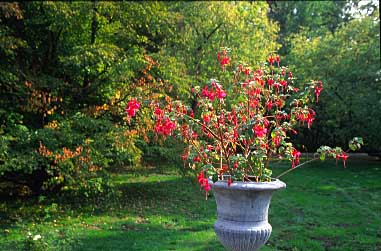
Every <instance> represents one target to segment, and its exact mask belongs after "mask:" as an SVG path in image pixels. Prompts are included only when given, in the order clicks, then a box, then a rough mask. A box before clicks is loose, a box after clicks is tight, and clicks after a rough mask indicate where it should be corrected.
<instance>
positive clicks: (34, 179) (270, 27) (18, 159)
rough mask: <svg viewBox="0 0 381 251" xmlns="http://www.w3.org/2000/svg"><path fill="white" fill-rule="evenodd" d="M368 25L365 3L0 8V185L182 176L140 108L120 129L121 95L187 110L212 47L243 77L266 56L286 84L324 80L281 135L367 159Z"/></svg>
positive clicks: (374, 35) (371, 6)
mask: <svg viewBox="0 0 381 251" xmlns="http://www.w3.org/2000/svg"><path fill="white" fill-rule="evenodd" d="M379 28H380V23H379V9H378V5H377V3H375V2H367V3H366V4H365V5H363V4H362V2H359V1H351V2H345V1H332V2H328V1H326V2H314V1H311V2H286V1H282V2H276V1H268V2H240V1H238V2H96V1H93V2H81V3H80V2H70V3H69V2H20V3H17V2H13V3H11V2H6V3H0V58H1V60H0V97H1V99H0V142H1V144H0V180H1V184H2V186H3V187H6V186H9V185H10V184H12V186H14V185H15V184H17V187H27V188H28V189H30V191H31V192H33V193H41V192H49V191H62V190H64V191H68V192H71V193H79V194H85V195H91V194H93V193H99V192H102V191H104V190H105V189H107V187H109V186H110V185H111V184H108V179H107V177H108V173H109V170H110V168H115V167H118V166H119V167H124V166H128V165H137V164H140V163H145V164H147V163H148V164H149V163H150V161H155V163H157V162H158V161H157V160H161V161H162V162H163V163H168V162H173V163H175V164H177V165H179V166H182V164H180V163H179V161H178V160H179V159H180V158H179V155H180V154H181V152H182V150H181V147H179V146H181V144H180V143H179V142H176V141H171V142H158V141H157V140H155V136H154V135H153V134H152V132H151V129H152V128H153V122H152V120H151V117H150V113H149V111H148V110H147V109H146V110H144V109H143V111H142V112H141V113H139V116H140V117H139V120H136V121H132V122H129V121H127V117H125V116H124V113H123V110H124V107H125V106H126V103H127V102H128V101H129V100H130V99H131V98H132V97H134V96H144V97H148V98H149V99H164V98H177V99H182V100H185V101H186V102H189V103H190V104H192V102H195V101H194V100H192V98H191V95H190V93H189V90H190V87H191V86H193V85H198V84H201V83H203V82H204V81H206V80H208V79H210V78H211V77H217V76H215V74H216V72H215V70H216V68H217V67H216V64H217V60H216V52H217V51H218V49H219V48H220V47H222V46H227V47H230V48H232V51H233V53H232V56H233V57H234V58H235V59H236V60H239V61H242V62H247V63H249V64H251V65H253V66H255V65H257V64H258V63H261V62H264V61H265V60H266V58H267V56H268V55H269V54H270V53H279V54H280V55H281V56H282V60H283V61H284V64H288V65H290V68H291V69H292V70H293V72H295V76H297V77H298V79H299V80H298V81H299V82H300V84H303V83H304V82H307V81H309V80H310V79H321V80H322V81H323V82H324V83H325V88H326V91H325V92H324V93H323V94H322V96H321V99H322V102H321V103H320V104H319V105H318V106H317V114H318V118H317V121H316V123H315V125H314V126H313V127H312V128H311V130H305V131H304V132H303V133H302V134H301V135H298V136H297V138H295V140H296V141H297V142H303V144H304V145H303V146H302V147H304V149H305V150H308V151H314V150H315V149H316V147H317V146H319V145H321V144H330V145H345V143H346V141H347V139H349V138H351V137H352V136H353V135H360V136H362V137H364V139H365V141H366V142H367V145H366V147H365V151H368V152H380V150H381V145H380V143H379V142H380V140H381V135H380V134H379V133H378V129H380V128H381V125H380V123H381V122H380V119H379V118H380V117H381V109H379V107H380V104H381V98H380V97H381V95H380V94H381V87H380V86H379V79H380V37H379V36H380V32H379ZM300 144H301V143H300ZM174 146H175V147H174Z"/></svg>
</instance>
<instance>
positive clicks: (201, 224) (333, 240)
mask: <svg viewBox="0 0 381 251" xmlns="http://www.w3.org/2000/svg"><path fill="white" fill-rule="evenodd" d="M168 169H169V168H168ZM285 169H286V166H283V165H279V166H277V167H276V169H275V171H274V172H275V173H280V172H282V171H284V170H285ZM113 180H114V183H115V186H116V192H115V193H114V194H112V195H110V196H108V197H107V198H106V197H105V198H103V197H100V198H95V199H93V200H80V199H78V198H59V197H57V198H43V197H40V198H29V199H17V200H9V199H8V200H4V201H2V202H1V204H0V233H1V236H0V250H4V251H5V250H28V249H29V250H83V251H90V250H112V251H114V250H116V251H117V250H147V251H152V250H193V251H204V250H213V251H215V250H216V251H218V250H224V248H223V247H222V246H221V244H220V243H219V242H218V240H217V238H216V236H215V234H214V231H213V223H214V221H215V218H216V216H215V210H216V206H215V202H214V199H213V196H212V195H211V196H210V197H209V199H208V200H205V194H204V193H203V192H202V191H200V190H199V188H198V186H197V184H195V182H194V179H193V178H190V177H182V176H180V175H178V174H177V173H176V172H174V171H170V172H167V173H160V174H159V173H155V172H154V171H153V172H152V171H149V172H147V173H146V174H145V175H143V174H141V175H136V173H135V174H133V173H130V172H123V173H117V174H115V175H114V179H113ZM282 180H283V181H285V182H286V183H287V185H288V187H287V189H286V190H283V191H279V192H277V193H276V194H275V195H274V197H273V201H272V204H271V207H270V216H269V217H270V223H271V224H272V226H273V233H272V236H271V237H270V240H269V242H268V243H267V245H266V246H265V247H263V248H262V250H263V251H270V250H272V251H275V250H290V251H291V250H292V251H297V250H316V251H319V250H337V251H338V250H342V251H347V250H369V251H376V250H381V203H380V201H381V163H380V162H376V161H373V162H372V161H367V162H363V161H362V162H360V161H356V160H352V161H351V162H350V163H349V165H348V168H347V169H343V167H342V166H341V165H339V166H336V165H335V163H334V162H329V161H326V162H323V163H316V164H312V165H310V166H308V167H305V168H302V169H300V170H295V171H293V172H292V173H290V174H288V175H287V176H284V177H283V178H282ZM28 232H30V234H31V237H28ZM37 234H39V235H41V237H42V238H41V239H39V240H36V241H33V237H34V236H36V235H37Z"/></svg>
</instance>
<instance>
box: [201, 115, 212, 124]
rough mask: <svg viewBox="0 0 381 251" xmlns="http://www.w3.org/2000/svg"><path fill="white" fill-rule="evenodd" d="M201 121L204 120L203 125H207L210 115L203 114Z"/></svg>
mask: <svg viewBox="0 0 381 251" xmlns="http://www.w3.org/2000/svg"><path fill="white" fill-rule="evenodd" d="M202 119H203V120H204V123H205V124H209V122H210V119H211V115H210V114H204V115H202Z"/></svg>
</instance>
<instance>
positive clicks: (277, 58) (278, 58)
mask: <svg viewBox="0 0 381 251" xmlns="http://www.w3.org/2000/svg"><path fill="white" fill-rule="evenodd" d="M276 61H277V63H278V67H279V65H280V56H279V55H277V56H276Z"/></svg>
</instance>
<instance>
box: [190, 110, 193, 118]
mask: <svg viewBox="0 0 381 251" xmlns="http://www.w3.org/2000/svg"><path fill="white" fill-rule="evenodd" d="M189 117H191V118H194V112H193V110H192V109H191V110H190V111H189Z"/></svg>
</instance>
